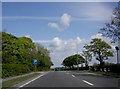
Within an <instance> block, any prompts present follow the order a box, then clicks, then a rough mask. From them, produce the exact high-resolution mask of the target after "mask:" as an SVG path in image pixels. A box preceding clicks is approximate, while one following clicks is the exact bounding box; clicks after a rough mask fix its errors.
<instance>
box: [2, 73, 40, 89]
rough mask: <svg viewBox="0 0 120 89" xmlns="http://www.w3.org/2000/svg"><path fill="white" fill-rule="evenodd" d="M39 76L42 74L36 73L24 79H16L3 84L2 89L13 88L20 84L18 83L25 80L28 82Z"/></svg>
mask: <svg viewBox="0 0 120 89" xmlns="http://www.w3.org/2000/svg"><path fill="white" fill-rule="evenodd" d="M38 75H40V73H34V74H31V75H28V76H24V77H20V78H16V79H12V80H8V81H5V82H2V89H6V88H8V87H11V86H13V85H15V84H18V83H20V82H23V81H25V80H28V79H30V78H33V77H36V76H38Z"/></svg>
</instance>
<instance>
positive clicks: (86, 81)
mask: <svg viewBox="0 0 120 89" xmlns="http://www.w3.org/2000/svg"><path fill="white" fill-rule="evenodd" d="M83 82H85V83H87V84H89V85H91V86H93V85H94V84H92V83H90V82H88V81H86V80H83Z"/></svg>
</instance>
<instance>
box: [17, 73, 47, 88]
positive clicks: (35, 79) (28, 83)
mask: <svg viewBox="0 0 120 89" xmlns="http://www.w3.org/2000/svg"><path fill="white" fill-rule="evenodd" d="M45 74H46V73H44V74H42V75H40V76H38V77H36V78H34V79H33V80H31V81H29V82H27V83H25V84H23V85H21V86H19V87H18V88H17V89H20V88H21V87H24V86H25V85H27V84H29V83H31V82H33V81H35V80H36V79H38V78H40V77H42V76H44V75H45Z"/></svg>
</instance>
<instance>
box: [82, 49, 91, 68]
mask: <svg viewBox="0 0 120 89" xmlns="http://www.w3.org/2000/svg"><path fill="white" fill-rule="evenodd" d="M82 56H83V57H84V59H85V66H86V67H88V62H89V61H91V59H92V54H91V53H90V52H89V51H87V50H85V51H82Z"/></svg>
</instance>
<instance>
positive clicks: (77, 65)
mask: <svg viewBox="0 0 120 89" xmlns="http://www.w3.org/2000/svg"><path fill="white" fill-rule="evenodd" d="M77 70H78V71H79V63H78V44H77Z"/></svg>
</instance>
